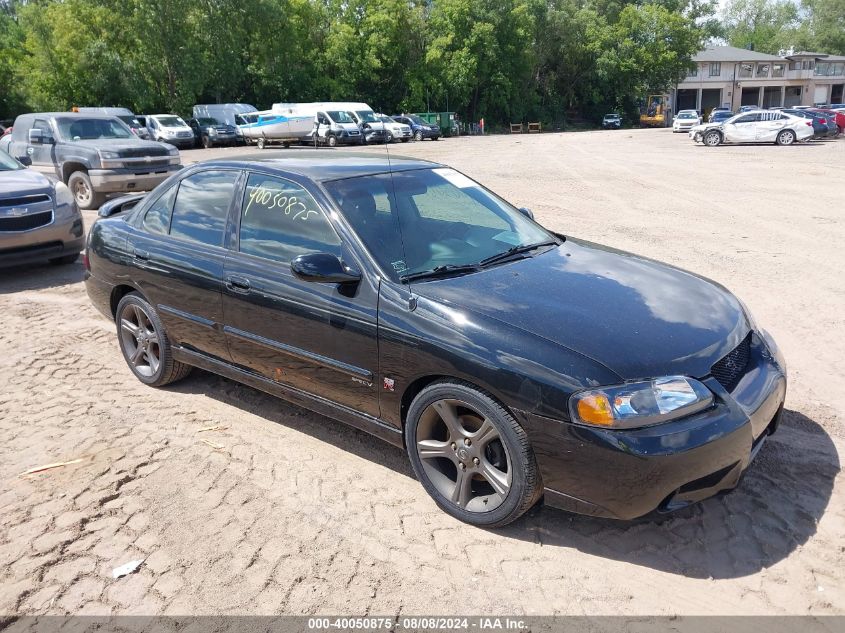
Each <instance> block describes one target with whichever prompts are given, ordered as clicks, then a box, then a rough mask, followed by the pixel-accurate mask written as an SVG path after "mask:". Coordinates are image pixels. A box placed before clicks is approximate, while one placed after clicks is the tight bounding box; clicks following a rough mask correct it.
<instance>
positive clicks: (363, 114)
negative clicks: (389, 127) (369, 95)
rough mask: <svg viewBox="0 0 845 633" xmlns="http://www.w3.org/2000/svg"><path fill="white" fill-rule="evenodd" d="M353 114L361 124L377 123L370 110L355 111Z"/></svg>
mask: <svg viewBox="0 0 845 633" xmlns="http://www.w3.org/2000/svg"><path fill="white" fill-rule="evenodd" d="M355 114H357V115H358V118H359V119H361V122H362V123H376V122H377V121H378V119H377V118H376V115H375V114H373V111H372V110H356V111H355Z"/></svg>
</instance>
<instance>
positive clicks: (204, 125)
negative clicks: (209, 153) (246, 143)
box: [188, 117, 238, 149]
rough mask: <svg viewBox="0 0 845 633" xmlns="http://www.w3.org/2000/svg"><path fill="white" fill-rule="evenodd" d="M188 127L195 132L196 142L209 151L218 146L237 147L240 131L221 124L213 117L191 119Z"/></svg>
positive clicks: (232, 126) (231, 126)
mask: <svg viewBox="0 0 845 633" xmlns="http://www.w3.org/2000/svg"><path fill="white" fill-rule="evenodd" d="M188 125H189V126H191V129H192V130H193V131H194V142H195V143H196V144H197V145H202V146H203V147H204V148H206V149H208V148H210V147H215V146H218V145H236V144H237V142H238V130H237V128H235V126H234V125H229V124H228V123H220V121H218V120H217V119H213V118H211V117H200V118H198V119H191V120H189V121H188Z"/></svg>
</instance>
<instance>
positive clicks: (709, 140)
mask: <svg viewBox="0 0 845 633" xmlns="http://www.w3.org/2000/svg"><path fill="white" fill-rule="evenodd" d="M701 140H702V141H703V142H704V144H705V145H706V146H707V147H716V146H718V145H721V144H722V135H721V134H720V133H719V132H716V131H715V130H711V131H710V132H705V133H704V135H703V136H702V138H701Z"/></svg>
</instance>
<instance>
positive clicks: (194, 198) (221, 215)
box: [170, 171, 238, 246]
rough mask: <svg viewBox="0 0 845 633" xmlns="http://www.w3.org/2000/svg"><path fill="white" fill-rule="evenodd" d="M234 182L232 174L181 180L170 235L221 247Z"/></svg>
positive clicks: (213, 173)
mask: <svg viewBox="0 0 845 633" xmlns="http://www.w3.org/2000/svg"><path fill="white" fill-rule="evenodd" d="M237 178H238V172H236V171H203V172H200V173H198V174H194V175H193V176H189V177H188V178H185V179H183V180H182V182H181V183H180V184H179V191H178V192H177V193H176V202H175V204H174V205H173V221H172V222H171V224H170V235H172V236H173V237H179V238H182V239H185V240H191V241H193V242H201V243H203V244H208V245H210V246H222V245H223V232H224V230H225V228H226V216H227V215H228V213H229V207H230V206H231V205H232V199H233V197H234V194H235V181H236V180H237Z"/></svg>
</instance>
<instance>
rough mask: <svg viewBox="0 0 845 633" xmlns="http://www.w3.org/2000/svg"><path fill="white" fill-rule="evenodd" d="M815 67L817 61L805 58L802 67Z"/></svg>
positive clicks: (809, 68) (805, 68) (808, 68)
mask: <svg viewBox="0 0 845 633" xmlns="http://www.w3.org/2000/svg"><path fill="white" fill-rule="evenodd" d="M815 67H816V62H814V61H813V60H811V59H805V60H804V61H803V62H801V68H803V69H804V70H813V68H815Z"/></svg>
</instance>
